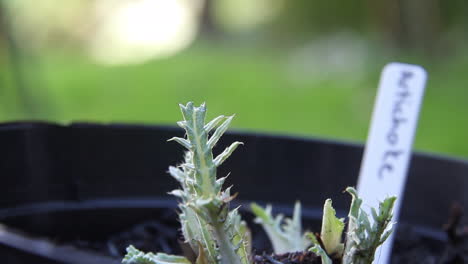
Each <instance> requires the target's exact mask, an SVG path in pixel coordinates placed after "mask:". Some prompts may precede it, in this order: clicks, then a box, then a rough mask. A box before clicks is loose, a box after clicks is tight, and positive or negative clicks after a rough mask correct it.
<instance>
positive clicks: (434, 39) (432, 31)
mask: <svg viewBox="0 0 468 264" xmlns="http://www.w3.org/2000/svg"><path fill="white" fill-rule="evenodd" d="M368 3H369V6H370V8H369V9H370V11H371V13H373V14H371V16H372V17H373V19H372V20H373V21H376V24H377V27H378V28H379V31H381V32H383V33H384V34H385V37H386V39H387V40H389V41H390V42H391V43H393V44H394V45H395V46H396V47H398V48H402V49H409V50H411V51H414V52H423V53H426V54H432V53H433V51H434V50H435V48H436V47H437V44H438V41H439V38H440V33H441V14H440V6H439V0H383V1H372V0H368Z"/></svg>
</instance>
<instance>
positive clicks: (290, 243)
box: [251, 202, 310, 254]
mask: <svg viewBox="0 0 468 264" xmlns="http://www.w3.org/2000/svg"><path fill="white" fill-rule="evenodd" d="M251 209H252V212H253V213H254V214H255V216H256V218H255V221H256V222H257V223H259V224H261V225H262V226H263V228H264V229H265V232H266V233H267V235H268V237H269V238H270V241H271V243H272V244H273V249H274V251H275V253H277V254H282V253H287V252H295V251H304V250H305V249H306V248H307V247H308V246H309V245H310V242H309V241H308V240H307V239H306V238H305V236H304V235H303V234H302V226H301V204H300V203H299V202H296V204H295V206H294V213H293V218H292V219H290V218H284V216H283V215H281V214H279V215H277V216H276V217H273V216H272V214H271V210H272V207H271V206H270V205H267V207H266V208H265V209H264V208H262V207H260V206H259V205H257V204H255V203H252V205H251Z"/></svg>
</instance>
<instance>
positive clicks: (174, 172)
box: [169, 166, 187, 183]
mask: <svg viewBox="0 0 468 264" xmlns="http://www.w3.org/2000/svg"><path fill="white" fill-rule="evenodd" d="M169 174H171V176H172V177H174V179H176V180H177V181H178V182H179V183H183V182H184V181H185V179H186V178H187V175H185V173H184V172H183V171H182V170H180V169H178V168H176V167H173V166H170V167H169Z"/></svg>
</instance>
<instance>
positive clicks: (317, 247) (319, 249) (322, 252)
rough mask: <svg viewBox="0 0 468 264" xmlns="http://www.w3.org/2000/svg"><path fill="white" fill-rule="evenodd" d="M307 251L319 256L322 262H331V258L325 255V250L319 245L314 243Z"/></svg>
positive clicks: (323, 263)
mask: <svg viewBox="0 0 468 264" xmlns="http://www.w3.org/2000/svg"><path fill="white" fill-rule="evenodd" d="M309 251H312V252H314V253H315V254H316V255H317V256H320V259H321V260H322V264H332V263H333V262H332V260H331V259H330V257H329V256H328V255H327V252H325V250H324V249H323V248H322V247H321V246H320V245H319V244H315V245H314V246H313V247H311V248H310V249H309Z"/></svg>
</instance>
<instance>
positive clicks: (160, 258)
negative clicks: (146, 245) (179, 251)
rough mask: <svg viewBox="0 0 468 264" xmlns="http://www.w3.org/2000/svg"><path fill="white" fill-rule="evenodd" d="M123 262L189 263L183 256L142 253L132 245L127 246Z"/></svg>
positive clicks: (126, 263)
mask: <svg viewBox="0 0 468 264" xmlns="http://www.w3.org/2000/svg"><path fill="white" fill-rule="evenodd" d="M122 263H123V264H191V263H190V261H188V260H187V259H186V258H185V257H181V256H174V255H168V254H164V253H158V254H156V255H155V254H153V253H146V254H145V253H143V252H141V251H139V250H138V249H136V248H135V247H133V246H129V247H127V254H126V255H125V257H124V259H123V260H122Z"/></svg>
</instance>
